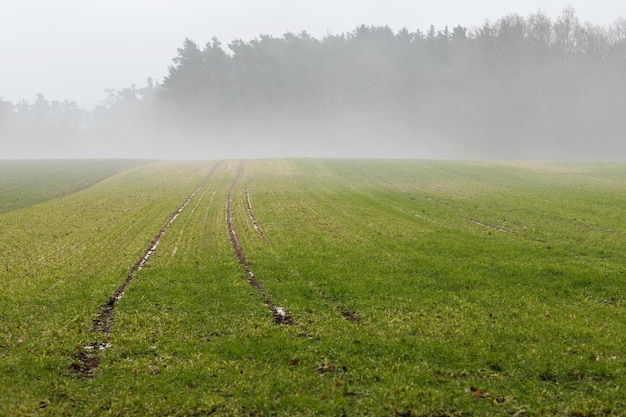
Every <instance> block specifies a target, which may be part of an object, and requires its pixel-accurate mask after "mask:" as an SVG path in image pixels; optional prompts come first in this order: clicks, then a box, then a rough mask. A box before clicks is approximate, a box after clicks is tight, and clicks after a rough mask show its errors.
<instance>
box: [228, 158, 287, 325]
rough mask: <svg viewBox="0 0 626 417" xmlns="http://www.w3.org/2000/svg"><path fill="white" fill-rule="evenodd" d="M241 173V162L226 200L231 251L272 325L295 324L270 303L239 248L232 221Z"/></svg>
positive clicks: (239, 242)
mask: <svg viewBox="0 0 626 417" xmlns="http://www.w3.org/2000/svg"><path fill="white" fill-rule="evenodd" d="M242 171H243V161H241V162H240V163H239V167H238V168H237V173H236V174H235V177H234V178H233V182H232V183H231V184H230V189H229V190H228V198H227V200H226V225H227V227H228V237H229V239H230V243H231V245H232V247H233V250H234V251H235V254H236V255H237V259H238V260H239V263H240V264H241V266H242V267H243V269H244V271H245V272H246V274H247V275H248V283H249V284H250V285H251V286H252V287H253V288H254V289H255V290H257V292H258V293H259V294H261V296H262V297H263V301H264V302H265V305H266V306H267V307H268V308H269V310H270V312H271V313H272V317H273V320H274V323H276V324H295V322H294V321H293V318H292V317H291V315H290V314H289V313H287V311H286V310H285V309H284V308H283V307H279V306H277V305H276V303H274V302H273V301H272V299H271V298H270V297H269V295H268V294H267V292H266V291H265V288H263V285H262V284H261V282H259V279H258V278H257V276H256V274H255V273H254V272H253V271H252V269H251V268H250V262H249V261H248V258H246V255H245V253H244V251H243V247H242V246H241V241H240V240H239V237H238V236H237V231H236V230H235V224H234V220H233V190H234V189H235V184H237V181H238V180H239V177H240V176H241V172H242ZM259 230H260V229H259Z"/></svg>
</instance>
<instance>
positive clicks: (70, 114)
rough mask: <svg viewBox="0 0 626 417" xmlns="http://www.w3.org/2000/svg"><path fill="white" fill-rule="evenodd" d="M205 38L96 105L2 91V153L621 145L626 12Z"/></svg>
mask: <svg viewBox="0 0 626 417" xmlns="http://www.w3.org/2000/svg"><path fill="white" fill-rule="evenodd" d="M201 42H202V43H196V41H194V40H190V39H187V40H185V41H184V42H183V43H182V45H181V46H180V47H179V48H178V50H177V51H176V53H175V55H174V56H173V59H172V61H171V64H170V66H169V67H168V74H167V76H165V77H164V78H163V79H162V80H152V79H148V80H147V81H146V83H145V85H142V86H136V85H131V86H129V87H127V88H122V89H120V90H109V91H108V97H107V98H106V100H104V101H102V102H101V103H100V104H99V105H97V106H95V107H94V108H92V109H84V108H81V107H80V106H78V105H77V104H76V103H74V102H72V101H56V100H48V99H47V98H46V97H45V96H43V95H39V96H38V97H37V99H36V100H35V101H33V102H28V101H18V102H11V101H8V100H6V99H5V100H0V135H2V136H1V138H2V139H1V144H2V151H1V153H0V159H2V158H24V159H28V158H144V159H224V158H287V157H332V158H418V159H480V160H494V159H495V160H503V159H504V160H553V161H597V160H604V161H623V160H624V159H625V158H626V152H625V151H626V140H624V136H623V134H624V132H625V131H626V117H624V115H625V114H626V21H625V20H623V19H616V20H615V22H614V23H613V24H611V25H610V26H596V25H593V24H591V23H588V22H583V21H581V19H579V18H578V16H577V14H576V12H575V10H574V9H572V8H566V9H564V10H563V12H562V13H561V14H560V15H559V16H558V17H557V18H555V19H551V18H550V17H548V16H546V15H545V14H543V13H542V12H540V11H538V12H533V13H531V14H529V15H528V16H520V15H515V14H511V15H506V16H503V17H501V18H499V19H498V20H496V21H493V22H489V21H486V22H485V23H483V24H482V25H481V26H476V27H463V26H460V25H459V26H454V27H443V28H439V29H437V28H435V27H432V26H431V27H430V28H428V29H426V30H424V31H421V30H414V31H412V30H408V29H402V30H392V29H391V28H390V27H387V26H365V25H362V26H358V27H356V28H354V29H353V30H351V31H350V32H346V33H342V34H327V35H324V36H321V37H314V36H312V35H310V34H309V33H307V32H299V33H295V34H294V33H290V32H287V33H285V34H284V35H281V36H270V35H259V36H258V37H255V38H252V39H249V40H235V41H232V42H229V43H228V44H227V45H223V44H222V43H220V41H219V39H217V38H214V39H212V40H202V41H201ZM137 53H139V54H140V53H141V51H138V52H137ZM167 64H168V63H167V62H166V63H164V65H165V66H167Z"/></svg>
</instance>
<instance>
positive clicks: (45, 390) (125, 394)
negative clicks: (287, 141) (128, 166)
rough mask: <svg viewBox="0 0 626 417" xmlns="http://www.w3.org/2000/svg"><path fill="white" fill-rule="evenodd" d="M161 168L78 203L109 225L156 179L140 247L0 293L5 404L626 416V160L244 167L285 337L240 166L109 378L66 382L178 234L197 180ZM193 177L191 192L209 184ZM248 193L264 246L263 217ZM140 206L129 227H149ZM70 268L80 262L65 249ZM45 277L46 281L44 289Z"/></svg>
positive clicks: (216, 192)
mask: <svg viewBox="0 0 626 417" xmlns="http://www.w3.org/2000/svg"><path fill="white" fill-rule="evenodd" d="M209 165H210V164H207V166H206V167H205V168H203V169H205V170H207V171H208V168H210V166H209ZM156 168H157V167H155V171H154V172H153V173H152V175H141V176H140V177H137V178H135V180H136V182H133V181H131V179H132V178H133V176H130V177H124V176H120V177H119V180H115V181H113V182H112V183H111V182H110V181H111V180H108V181H106V182H105V183H109V184H110V185H109V188H98V187H94V188H93V189H90V190H86V191H85V192H83V193H86V194H85V195H81V193H79V194H77V195H76V198H77V200H75V201H76V203H75V204H79V203H78V201H81V202H82V203H81V204H84V202H85V201H90V200H88V199H87V200H86V196H87V195H89V196H93V198H95V197H96V196H100V198H104V199H105V201H106V202H103V203H102V204H101V205H97V204H94V213H98V216H103V217H98V221H97V222H96V223H94V224H106V223H103V221H104V220H105V219H106V218H107V216H105V215H104V214H103V213H105V212H106V211H107V210H104V209H103V208H102V207H111V206H115V204H112V202H111V199H113V198H115V197H114V196H113V195H112V193H110V192H108V191H111V190H117V189H118V188H116V187H121V189H128V190H130V189H135V188H134V187H136V185H134V184H139V183H140V182H143V181H145V184H146V185H149V187H148V190H147V191H146V192H147V193H149V195H150V196H151V197H149V198H153V199H154V202H155V203H154V204H155V205H158V207H159V209H158V210H157V211H158V213H159V214H158V215H157V216H156V217H158V220H153V221H152V222H147V220H146V223H139V224H136V225H135V226H132V227H135V229H133V230H135V231H136V233H137V234H139V235H142V236H143V237H142V238H138V239H136V240H133V241H129V242H126V243H125V244H126V245H128V246H126V249H125V250H126V251H128V252H132V253H129V254H128V255H127V256H121V255H120V254H119V252H123V249H122V248H117V246H118V245H120V244H121V239H115V238H114V237H113V236H115V233H112V229H108V230H109V233H108V234H106V235H104V236H103V237H102V238H101V239H98V240H99V241H102V242H107V244H106V245H105V247H104V249H105V250H99V251H95V255H94V256H95V257H96V258H97V259H99V261H97V259H96V262H95V263H93V264H90V266H89V267H88V268H85V267H83V270H82V271H83V273H84V274H85V276H84V277H82V276H81V274H78V273H75V274H74V275H71V274H70V275H69V276H68V278H65V280H61V283H59V284H57V282H58V281H59V276H58V274H57V273H55V272H54V271H55V269H54V268H50V267H38V266H37V263H36V262H33V263H32V264H33V265H31V266H29V267H27V268H26V267H25V269H24V272H22V274H21V275H19V274H14V276H15V279H13V280H12V281H11V280H9V282H7V283H5V284H4V288H2V290H3V292H2V293H3V294H4V295H3V297H4V298H3V299H2V303H0V306H1V307H0V308H2V310H0V314H2V318H3V321H2V325H3V326H4V327H5V328H3V332H2V333H3V335H4V339H5V340H4V341H3V343H2V344H3V347H2V348H0V349H2V350H0V354H2V355H3V359H7V358H8V361H5V362H4V364H3V365H0V366H3V367H4V369H3V372H0V375H3V376H2V377H0V378H4V379H5V380H4V381H1V382H2V384H0V386H2V387H3V388H2V391H0V393H1V394H2V397H1V398H3V399H6V398H9V397H8V395H17V398H18V399H19V400H18V401H17V402H14V403H13V404H12V405H7V403H6V402H5V401H3V404H1V405H0V411H2V412H4V413H9V414H15V412H16V411H19V410H21V411H22V412H24V413H27V414H28V413H35V411H34V410H35V409H36V408H37V406H38V404H40V402H41V401H43V402H44V403H43V404H45V405H46V408H45V409H44V410H43V411H45V412H48V413H49V414H51V415H54V414H82V415H87V414H95V415H120V414H142V415H176V414H179V415H189V414H192V413H194V412H195V413H198V414H210V413H217V414H228V415H234V414H241V415H247V414H261V415H267V414H273V413H278V414H280V415H298V414H302V415H311V414H319V415H340V414H342V413H345V414H348V415H355V414H369V415H393V414H402V415H446V414H449V415H458V414H459V413H462V412H465V413H474V414H476V415H486V414H492V415H511V414H514V413H518V415H524V414H527V415H542V414H545V415H554V414H559V413H561V414H563V415H585V413H587V415H592V414H601V413H603V412H606V413H610V412H612V413H614V414H619V413H623V412H624V411H625V403H624V401H623V400H622V399H623V398H624V397H625V395H624V394H626V393H625V392H624V388H623V387H624V386H625V382H626V381H625V380H624V379H625V378H624V376H623V373H624V366H625V365H624V364H625V363H626V357H624V355H623V353H622V350H623V349H622V348H623V345H624V338H625V337H626V336H624V335H625V334H626V324H625V323H624V322H623V320H621V317H622V316H623V314H624V303H623V294H624V291H625V288H624V283H623V274H624V270H623V269H624V267H623V265H624V256H625V255H624V253H625V252H624V245H625V244H624V241H623V236H624V233H625V232H626V230H625V224H624V222H623V219H622V218H621V209H622V207H623V206H624V203H626V201H625V200H626V194H625V193H624V191H625V190H624V188H626V168H625V167H624V166H619V165H609V166H599V165H579V166H577V165H542V164H529V165H498V164H466V163H437V162H408V161H394V162H389V161H306V160H305V161H247V162H246V163H245V165H244V171H243V175H242V177H241V179H240V181H239V182H238V183H237V184H236V187H235V192H234V207H235V222H236V227H237V232H238V235H239V237H240V239H241V240H242V244H243V247H244V250H245V252H246V255H247V257H248V258H249V260H250V262H251V267H252V269H253V270H254V271H255V272H256V273H257V275H258V277H259V279H260V281H261V282H262V283H263V285H264V286H265V289H266V291H267V293H268V294H269V296H270V297H271V298H272V299H273V301H274V302H275V303H276V304H278V305H280V306H283V307H285V308H286V309H287V310H288V311H289V312H290V313H291V314H292V315H293V317H294V319H295V320H296V321H297V322H298V325H296V326H277V325H274V324H272V321H271V315H270V313H269V311H268V310H267V308H266V307H265V306H264V305H263V300H262V298H261V296H260V295H259V294H258V293H257V292H256V291H254V290H253V289H252V287H250V286H249V285H248V284H247V282H246V279H245V276H244V274H243V272H242V269H241V267H240V266H239V265H238V263H237V260H236V258H235V256H234V253H233V251H232V248H231V247H230V243H229V241H228V235H227V232H226V213H225V208H226V204H225V202H226V196H227V194H228V188H229V186H230V183H231V181H232V179H233V176H234V174H235V172H236V168H237V163H235V162H229V163H225V164H223V165H221V166H220V167H219V169H218V171H217V172H216V173H215V175H214V176H213V177H212V179H211V181H210V182H209V184H208V186H207V187H205V188H203V190H202V191H201V193H199V194H198V195H197V196H196V198H194V200H193V201H192V202H191V203H190V205H189V206H188V207H187V208H186V209H185V211H184V212H183V213H182V214H181V216H180V217H179V219H178V220H177V221H176V222H175V223H174V224H173V225H172V227H171V228H170V230H169V231H168V233H167V234H166V235H165V237H164V239H163V241H162V242H161V244H160V246H159V249H158V251H157V253H156V254H155V255H154V256H153V258H151V260H150V267H149V268H147V269H144V270H142V271H141V272H140V273H139V274H138V276H137V278H136V280H135V281H134V282H133V283H132V285H131V287H130V289H129V291H128V293H127V294H126V295H125V296H124V298H123V299H122V301H121V302H120V303H119V305H118V307H117V313H116V317H117V321H116V324H115V326H114V329H113V333H112V335H111V336H110V339H109V340H110V341H111V343H112V347H111V348H110V349H107V350H105V351H104V352H103V354H102V364H101V366H100V367H99V368H98V369H97V370H96V375H95V378H93V379H88V380H82V379H80V378H76V377H73V376H71V375H68V373H67V372H65V371H64V369H66V367H67V363H68V361H69V358H68V356H69V353H68V352H69V351H71V349H72V344H73V343H84V344H87V343H89V342H91V341H92V340H91V339H90V338H93V335H90V334H89V332H88V329H89V323H90V319H91V318H92V317H93V314H94V311H97V308H98V306H99V304H100V303H102V300H104V299H106V297H107V295H110V293H111V292H112V290H113V289H114V287H115V283H116V282H118V281H119V279H120V276H123V275H124V274H125V270H124V269H125V268H128V266H130V264H132V263H133V262H134V261H135V260H136V256H137V253H140V252H141V250H143V248H144V247H145V241H146V240H147V241H149V239H150V237H151V235H153V234H154V232H155V231H156V230H158V228H159V227H160V226H161V225H162V224H159V222H161V223H162V222H163V221H164V218H166V217H167V214H168V209H166V208H165V207H166V206H167V207H174V206H177V205H178V204H180V200H182V199H184V195H185V193H187V194H188V193H189V192H190V189H192V188H194V187H192V186H191V184H189V186H186V189H185V191H182V190H181V191H180V195H175V196H174V195H171V194H170V193H169V192H171V189H170V188H169V187H171V186H173V181H174V179H173V178H172V174H173V173H174V171H175V170H183V166H178V165H176V166H175V170H174V168H173V166H170V167H169V168H167V167H166V168H167V169H165V170H164V169H163V168H162V167H159V168H160V169H156ZM185 169H187V170H188V171H190V170H191V169H190V167H188V166H187V167H186V168H185ZM194 169H196V170H198V171H201V170H202V169H201V168H200V166H195V168H194ZM188 171H187V172H188ZM135 172H136V174H139V173H145V169H143V168H142V169H139V170H136V171H135ZM163 172H165V173H163ZM176 172H182V171H176ZM194 172H195V171H194ZM188 175H189V176H188V177H187V178H180V179H179V181H181V183H185V181H188V182H189V183H194V185H195V183H196V182H197V181H196V182H194V181H195V180H196V177H194V176H193V175H191V174H189V172H188ZM115 178H118V177H115ZM176 178H178V177H176ZM192 178H193V179H194V181H189V180H190V179H192ZM170 181H172V183H170ZM105 183H103V184H105ZM158 183H160V184H158ZM246 189H247V190H248V191H249V192H250V197H251V201H252V204H253V209H254V213H255V216H256V218H257V221H258V223H259V226H260V227H261V228H262V229H263V231H264V232H265V235H266V237H267V239H268V242H269V244H266V243H264V242H263V240H262V239H260V237H259V236H258V234H257V233H256V232H255V230H254V228H253V226H252V224H251V221H250V219H249V217H248V213H247V212H246V209H245V196H244V191H245V190H246ZM105 190H107V192H105V193H104V194H103V191H105ZM168 191H169V192H168ZM164 197H167V198H164ZM90 198H92V197H90ZM177 198H178V200H177ZM122 200H123V198H122ZM72 201H74V200H72V198H69V199H68V200H67V201H62V202H60V203H59V204H60V207H61V206H62V207H65V210H66V212H63V213H64V214H63V215H61V214H59V216H58V219H56V220H55V221H54V222H52V220H51V222H52V223H51V224H50V225H47V226H46V228H45V229H44V230H48V232H46V233H48V234H53V231H51V230H53V229H54V227H58V226H56V224H57V223H55V222H62V220H61V218H62V217H63V216H65V215H67V213H72V212H73V209H72V203H71V202H72ZM157 202H158V203H157ZM46 204H49V203H46ZM90 204H91V203H90ZM135 204H137V206H135V205H134V204H131V205H130V208H131V212H130V213H128V214H126V215H125V216H122V217H121V218H118V219H117V221H118V222H119V227H122V228H123V227H128V225H129V224H133V225H134V224H135V222H133V221H131V220H130V219H133V218H140V217H142V216H144V215H145V214H141V215H140V214H139V213H144V211H145V210H147V207H146V206H145V205H144V206H142V205H141V204H138V203H137V202H135ZM55 207H56V206H55ZM98 207H100V208H98ZM34 209H35V208H33V209H32V210H34ZM36 209H38V208H36ZM154 210H156V208H154ZM35 211H36V210H35ZM47 212H54V211H53V210H51V208H48V210H47ZM170 212H171V209H170ZM29 213H30V212H29ZM59 213H61V211H60V212H59ZM10 214H12V213H10ZM94 215H95V214H94ZM5 216H6V215H5ZM76 216H77V217H76V220H75V222H73V223H77V222H79V221H80V220H79V219H82V218H83V217H84V216H81V215H78V214H77V215H76ZM159 216H160V217H159ZM15 217H16V218H19V217H20V216H17V215H16V216H15ZM3 220H4V218H3ZM15 221H17V220H15ZM108 221H111V220H108ZM3 224H4V222H3ZM70 224H72V222H70ZM52 225H55V226H54V227H53V226H52ZM94 227H95V226H94ZM5 231H13V232H14V229H12V228H10V227H7V228H6V230H5ZM86 232H87V235H89V233H95V231H93V230H91V229H86V228H85V227H83V228H81V229H80V230H78V231H76V232H75V234H73V236H72V239H71V240H72V241H74V240H76V239H78V240H79V243H78V246H80V242H81V240H80V239H82V241H84V243H83V244H84V245H87V244H89V242H93V236H88V237H87V236H85V237H82V238H81V236H83V235H84V234H85V233H86ZM22 235H23V236H22ZM19 237H20V238H22V239H25V241H27V242H33V241H34V240H33V237H32V236H30V235H29V234H28V233H25V234H22V233H20V234H19ZM142 239H143V240H142ZM35 240H38V239H35ZM66 245H67V244H66ZM58 246H59V245H57V247H58ZM60 247H61V248H67V246H63V245H60ZM131 248H133V249H132V250H131ZM109 250H112V251H113V252H108V251H109ZM34 252H37V251H34ZM79 252H80V251H78V253H79ZM0 253H3V254H6V253H7V249H6V248H0ZM120 256H121V257H120ZM58 257H59V260H58V261H57V262H60V263H62V265H63V266H62V267H61V266H59V268H62V269H63V270H66V268H68V267H67V265H66V264H65V263H63V262H69V261H67V260H66V259H67V253H65V254H59V255H58ZM3 259H4V255H3ZM113 259H115V263H114V264H113V265H111V260H113ZM10 266H13V264H12V265H10ZM53 266H54V264H53ZM33 268H35V269H34V270H36V271H45V273H46V274H49V275H50V277H49V278H45V279H44V280H41V281H40V280H39V279H37V280H35V279H33V278H32V276H34V275H37V274H32V273H31V272H28V271H32V270H33ZM37 268H40V269H37ZM107 271H108V272H107ZM29 273H30V274H31V275H27V274H29ZM25 276H28V277H30V278H29V279H26V280H25V279H22V278H23V277H25ZM70 278H71V279H70ZM46 280H47V281H46ZM78 283H80V284H79V285H74V284H78ZM107 283H108V284H107ZM103 284H104V285H103ZM49 286H52V288H53V290H45V289H46V288H48V287H49ZM79 287H80V291H79ZM78 293H80V294H78ZM5 300H8V301H12V302H13V303H14V305H15V306H17V308H16V307H13V308H12V309H9V308H7V307H5V306H6V305H7V303H5ZM51 305H52V306H55V305H56V306H57V307H52V308H51V307H50V306H51ZM61 306H62V308H61ZM60 310H63V311H60ZM12 311H17V312H18V316H19V317H17V318H16V317H14V314H12ZM342 311H344V312H346V311H350V312H354V313H355V315H356V316H357V317H358V318H359V320H358V321H350V320H347V319H346V318H344V317H343V315H342ZM42 312H45V313H46V314H47V316H46V317H45V318H44V317H42V316H41V315H40V314H41V313H42ZM5 320H6V321H5ZM7 323H8V324H7ZM22 323H26V324H22ZM7 325H8V327H7ZM24 326H25V327H24ZM24 328H26V329H29V331H27V332H25V331H24ZM22 333H24V334H25V335H26V336H25V337H24V340H23V341H22V342H18V340H17V339H18V337H19V336H18V335H20V334H22ZM51 340H54V343H53V342H51ZM77 340H78V341H79V342H77ZM29 366H30V368H28V367H29ZM320 369H321V370H329V372H326V373H323V374H320V373H319V371H320ZM331 370H332V371H331ZM37 378H39V379H40V380H39V381H37ZM24 386H26V387H28V389H26V390H24V389H20V387H24ZM472 387H475V388H478V389H479V390H480V391H482V392H488V393H489V396H488V397H487V398H477V397H476V395H475V394H474V393H473V392H472V390H471V388H472ZM2 407H4V409H3V408H2ZM523 410H524V411H523ZM576 413H579V414H576Z"/></svg>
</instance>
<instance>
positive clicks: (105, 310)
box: [69, 162, 221, 377]
mask: <svg viewBox="0 0 626 417" xmlns="http://www.w3.org/2000/svg"><path fill="white" fill-rule="evenodd" d="M220 164H221V162H218V163H217V164H216V165H215V166H214V167H213V168H212V169H211V171H210V172H209V174H208V175H207V177H206V178H205V180H204V181H203V183H202V184H201V185H200V186H199V187H198V188H196V190H194V191H193V192H192V193H191V194H190V195H189V196H188V197H187V199H186V200H185V201H184V202H183V203H182V204H181V205H180V207H179V208H178V209H177V210H176V211H174V213H172V215H171V216H170V218H169V219H168V221H167V222H166V223H165V225H164V226H163V227H161V229H159V231H158V232H157V234H156V235H155V236H154V238H153V239H152V241H151V242H150V244H149V245H148V247H147V248H146V249H145V250H144V252H143V254H142V255H141V257H140V258H139V259H138V260H137V262H135V263H134V264H133V265H132V266H131V267H130V270H129V271H128V274H126V279H125V280H124V282H123V283H122V284H121V285H120V286H119V287H117V289H116V290H115V292H114V293H113V295H112V296H111V297H109V300H108V301H107V302H106V303H105V304H104V305H102V307H101V308H100V312H99V313H98V315H97V316H96V318H95V319H94V320H93V322H92V326H91V331H92V332H96V333H104V334H105V335H108V334H109V333H110V332H111V328H112V327H113V323H114V321H115V315H114V313H115V305H116V304H117V302H118V301H119V300H120V299H121V298H122V297H123V295H124V293H125V292H126V290H127V289H128V287H129V285H130V283H131V282H132V280H133V279H134V278H135V274H136V273H137V272H138V271H140V270H141V269H143V267H144V266H146V264H147V262H148V260H149V259H150V257H151V256H152V254H153V253H154V252H155V251H156V249H157V247H158V246H159V243H160V242H161V239H162V238H163V236H164V235H165V232H167V229H169V227H170V226H171V225H172V223H174V221H175V220H176V218H177V217H178V216H179V215H180V213H182V211H183V210H184V209H185V207H186V206H187V204H189V202H190V201H191V200H192V199H193V198H194V196H195V195H196V194H197V193H198V192H199V191H200V190H201V189H202V188H203V187H204V185H206V183H207V182H208V180H209V178H211V176H212V175H213V174H214V173H215V171H216V170H217V168H218V166H219V165H220ZM109 347H111V344H110V343H107V342H93V343H91V344H89V345H87V346H85V347H83V348H82V349H80V348H77V349H78V351H77V352H76V353H75V354H74V355H73V358H74V362H72V363H71V364H70V366H69V371H70V372H73V373H78V374H81V375H82V376H83V377H90V376H92V373H93V370H94V369H95V368H97V367H98V366H99V365H100V358H99V354H98V353H99V352H100V351H102V350H104V349H106V348H109Z"/></svg>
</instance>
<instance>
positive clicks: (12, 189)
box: [0, 159, 147, 213]
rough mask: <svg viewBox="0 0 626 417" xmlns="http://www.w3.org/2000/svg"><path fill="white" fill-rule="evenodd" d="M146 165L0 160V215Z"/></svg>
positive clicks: (138, 163)
mask: <svg viewBox="0 0 626 417" xmlns="http://www.w3.org/2000/svg"><path fill="white" fill-rule="evenodd" d="M146 163H147V161H132V160H110V159H102V160H26V161H22V160H4V161H2V160H0V213H6V212H9V211H12V210H17V209H20V208H23V207H28V206H31V205H33V204H37V203H41V202H43V201H46V200H50V199H53V198H58V197H61V196H63V195H67V194H71V193H74V192H76V191H80V190H83V189H85V188H88V187H90V186H92V185H94V184H95V183H97V182H98V181H101V180H103V179H104V178H106V177H109V176H111V175H113V174H115V173H117V172H120V171H122V170H124V169H128V168H131V167H133V166H139V165H142V164H146Z"/></svg>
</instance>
